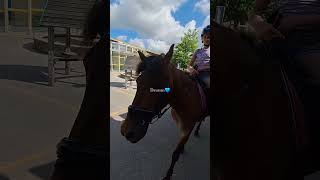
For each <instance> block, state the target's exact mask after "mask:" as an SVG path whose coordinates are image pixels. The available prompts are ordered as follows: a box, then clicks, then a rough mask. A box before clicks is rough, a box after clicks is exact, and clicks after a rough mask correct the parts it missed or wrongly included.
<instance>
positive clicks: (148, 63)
mask: <svg viewBox="0 0 320 180" xmlns="http://www.w3.org/2000/svg"><path fill="white" fill-rule="evenodd" d="M161 56H162V55H152V56H147V57H146V59H145V60H144V61H140V62H139V64H138V65H137V69H136V73H137V74H140V73H141V72H142V71H150V72H159V71H160V66H161V58H160V57H161Z"/></svg>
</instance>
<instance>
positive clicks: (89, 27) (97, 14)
mask: <svg viewBox="0 0 320 180" xmlns="http://www.w3.org/2000/svg"><path fill="white" fill-rule="evenodd" d="M108 8H109V7H108V4H107V2H106V0H96V2H95V3H94V5H93V7H92V8H91V9H90V11H89V13H88V15H87V19H86V23H85V27H84V29H83V35H84V39H85V42H88V41H89V42H92V41H93V40H94V39H95V38H96V36H97V34H98V33H101V32H107V31H108V23H107V17H108V11H107V9H108Z"/></svg>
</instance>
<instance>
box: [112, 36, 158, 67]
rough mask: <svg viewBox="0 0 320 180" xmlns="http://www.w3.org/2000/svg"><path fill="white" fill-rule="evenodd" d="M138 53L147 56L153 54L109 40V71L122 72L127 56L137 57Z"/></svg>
mask: <svg viewBox="0 0 320 180" xmlns="http://www.w3.org/2000/svg"><path fill="white" fill-rule="evenodd" d="M138 51H143V52H144V53H147V54H154V53H152V52H149V51H146V50H144V49H142V48H139V47H135V46H133V45H130V44H127V43H124V42H121V41H119V40H116V39H110V55H111V56H110V69H111V71H124V63H125V60H126V58H127V56H129V55H137V56H138Z"/></svg>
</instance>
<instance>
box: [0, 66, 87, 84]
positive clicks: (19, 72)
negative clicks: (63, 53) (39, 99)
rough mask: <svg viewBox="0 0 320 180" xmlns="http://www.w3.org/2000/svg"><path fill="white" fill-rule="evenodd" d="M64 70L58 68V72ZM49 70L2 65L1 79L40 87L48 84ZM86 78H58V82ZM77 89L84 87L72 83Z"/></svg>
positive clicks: (45, 68)
mask: <svg viewBox="0 0 320 180" xmlns="http://www.w3.org/2000/svg"><path fill="white" fill-rule="evenodd" d="M61 70H64V68H56V71H61ZM47 74H48V68H47V67H44V66H27V65H0V79H7V80H15V81H22V82H28V83H33V84H38V85H45V86H47V84H48V75H47ZM56 74H58V73H56ZM77 77H85V74H81V75H67V76H59V77H56V81H57V82H63V81H61V79H68V78H77ZM64 83H69V84H73V85H74V86H75V87H84V86H83V84H77V83H70V82H64Z"/></svg>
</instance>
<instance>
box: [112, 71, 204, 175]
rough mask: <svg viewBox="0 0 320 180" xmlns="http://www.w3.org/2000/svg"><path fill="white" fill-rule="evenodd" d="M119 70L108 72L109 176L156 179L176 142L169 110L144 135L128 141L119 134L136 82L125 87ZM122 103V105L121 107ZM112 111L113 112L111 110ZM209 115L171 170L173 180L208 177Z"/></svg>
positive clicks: (176, 137) (174, 129) (176, 132)
mask: <svg viewBox="0 0 320 180" xmlns="http://www.w3.org/2000/svg"><path fill="white" fill-rule="evenodd" d="M117 75H118V73H112V74H111V87H110V89H111V91H110V93H111V109H112V111H111V125H110V130H111V131H110V133H111V154H110V157H111V162H110V164H111V179H112V180H158V179H161V178H162V177H163V176H164V175H165V173H166V170H167V168H168V167H169V165H170V161H171V154H172V152H173V150H174V148H175V146H176V143H177V142H178V130H177V127H176V124H175V123H174V121H173V120H172V118H171V116H170V113H169V111H168V112H167V113H166V114H164V116H163V117H162V118H161V119H160V120H159V121H158V122H157V123H155V124H153V125H151V126H150V127H149V130H148V133H147V135H146V136H145V137H144V138H143V139H142V140H141V141H140V142H138V143H136V144H131V143H130V142H129V141H127V140H126V139H125V138H124V137H123V136H121V134H120V125H121V121H122V120H124V118H125V116H126V113H125V112H127V107H128V105H130V104H131V102H132V100H133V97H134V94H135V89H136V84H135V83H133V87H131V88H128V89H124V85H123V79H119V78H117ZM123 107H124V108H123ZM112 112H114V113H112ZM209 142H210V119H209V118H208V119H207V120H206V122H205V123H203V125H202V129H201V130H200V138H196V137H194V136H191V137H190V140H189V142H188V143H187V145H186V152H185V154H183V155H182V156H181V157H180V160H179V161H178V162H177V164H176V166H175V170H174V176H173V179H174V180H195V179H201V180H209V179H210V151H209V150H210V143H209Z"/></svg>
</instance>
